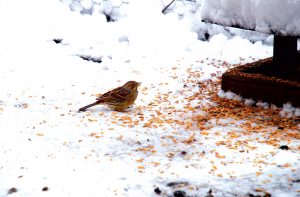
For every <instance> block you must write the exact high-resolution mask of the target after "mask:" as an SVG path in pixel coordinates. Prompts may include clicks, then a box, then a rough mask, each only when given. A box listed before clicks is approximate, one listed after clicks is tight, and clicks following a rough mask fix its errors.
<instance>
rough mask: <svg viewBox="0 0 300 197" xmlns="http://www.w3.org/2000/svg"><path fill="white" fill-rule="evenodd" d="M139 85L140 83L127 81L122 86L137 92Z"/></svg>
mask: <svg viewBox="0 0 300 197" xmlns="http://www.w3.org/2000/svg"><path fill="white" fill-rule="evenodd" d="M140 85H141V83H139V82H136V81H128V82H126V83H125V84H124V86H125V87H127V88H129V89H131V90H137V88H138V87H139V86H140Z"/></svg>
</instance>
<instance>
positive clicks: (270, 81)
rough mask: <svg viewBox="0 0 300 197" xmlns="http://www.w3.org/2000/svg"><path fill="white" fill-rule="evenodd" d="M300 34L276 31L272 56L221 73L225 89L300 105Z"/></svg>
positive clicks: (266, 99) (247, 95)
mask: <svg viewBox="0 0 300 197" xmlns="http://www.w3.org/2000/svg"><path fill="white" fill-rule="evenodd" d="M206 22H210V23H214V22H213V21H206ZM235 27H236V26H235ZM238 28H241V29H245V28H242V27H238ZM248 30H249V29H248ZM299 36H300V35H298V36H294V35H293V36H288V35H280V34H278V33H274V47H273V57H271V58H267V59H263V60H259V61H256V62H252V63H248V64H245V65H241V66H237V67H235V68H232V69H229V70H228V71H227V72H225V73H224V74H223V75H222V86H221V88H222V90H225V91H232V92H234V93H236V94H239V95H241V96H242V97H244V98H252V99H254V100H256V101H266V102H270V103H274V104H276V105H279V106H281V105H282V104H284V103H287V102H290V103H292V105H294V106H298V107H299V106H300V53H299V51H297V37H299Z"/></svg>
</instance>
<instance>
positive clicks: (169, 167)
mask: <svg viewBox="0 0 300 197" xmlns="http://www.w3.org/2000/svg"><path fill="white" fill-rule="evenodd" d="M70 2H71V1H70ZM97 2H99V1H97ZM107 2H109V1H107ZM112 2H114V3H115V4H118V2H119V1H112ZM66 3H67V2H66V1H65V4H62V3H61V2H59V1H57V2H56V1H51V0H49V1H43V2H42V1H38V0H28V1H21V2H16V1H11V0H2V1H1V2H0V25H1V33H0V44H1V45H0V69H1V70H0V71H1V72H0V89H1V92H0V135H1V137H0V147H1V149H0V158H1V159H0V196H1V197H2V196H22V197H23V196H72V197H73V196H130V197H132V196H205V195H207V196H247V195H248V196H251V195H252V196H268V195H272V196H299V195H300V169H299V165H300V146H299V142H300V134H299V129H300V124H299V114H300V109H299V108H293V107H292V106H290V105H289V104H286V105H285V106H284V108H283V109H282V108H279V107H276V106H273V105H269V104H266V103H254V102H253V101H252V100H251V99H242V98H240V97H238V96H237V95H234V94H232V93H224V92H222V91H220V76H221V74H222V73H223V72H224V71H225V70H226V69H228V68H230V67H232V66H234V64H241V63H246V62H251V61H254V60H258V59H261V58H266V57H269V56H271V55H272V46H271V45H270V44H268V43H271V42H272V38H271V37H269V36H267V35H264V34H257V33H251V32H241V31H240V30H230V31H231V32H232V31H234V32H235V34H231V33H228V31H227V30H226V29H225V30H224V29H223V28H221V27H217V26H210V25H206V24H204V23H201V22H200V20H199V19H201V18H199V17H200V16H199V13H198V12H192V11H191V10H196V9H197V6H198V5H197V4H196V3H195V2H194V4H193V2H188V1H187V2H180V1H178V2H177V4H176V5H175V7H172V8H173V11H172V10H169V11H168V12H167V14H165V15H163V14H161V10H162V8H163V6H162V3H161V1H134V0H132V1H130V3H126V6H125V8H123V7H121V8H119V9H121V11H122V12H119V14H117V12H114V13H115V15H112V16H115V22H107V17H106V16H105V15H103V14H97V12H95V13H94V14H93V15H88V14H86V15H81V14H79V13H78V12H72V11H70V9H69V7H68V6H67V5H66ZM84 5H86V7H87V8H89V6H88V5H89V4H88V1H86V4H84ZM104 8H107V9H108V7H104ZM79 11H80V10H79ZM110 13H111V12H110ZM120 13H126V14H124V15H120ZM219 30H220V32H222V33H221V34H217V32H218V31H219ZM205 32H209V34H210V37H209V40H208V41H202V40H200V39H199V38H201V39H202V36H203V34H204V33H205ZM226 32H227V33H226ZM228 35H231V36H230V37H228ZM237 35H240V36H237ZM204 37H205V36H204ZM85 59H89V60H93V61H87V60H85ZM128 80H136V81H140V82H142V86H141V87H140V93H139V96H138V99H137V101H136V103H135V105H134V106H133V107H132V108H131V109H129V110H128V111H127V112H125V113H120V112H113V111H110V110H109V109H107V108H105V107H103V106H97V107H94V108H91V109H90V110H88V111H87V112H83V113H78V112H77V110H78V108H80V107H82V106H84V105H86V104H89V103H91V102H93V101H94V100H95V98H96V94H98V93H103V92H105V91H107V90H110V89H112V88H114V87H117V86H119V85H122V84H123V83H124V82H126V81H128ZM227 98H230V99H229V100H228V99H227ZM287 149H288V150H287Z"/></svg>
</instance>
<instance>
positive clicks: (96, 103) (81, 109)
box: [78, 101, 101, 112]
mask: <svg viewBox="0 0 300 197" xmlns="http://www.w3.org/2000/svg"><path fill="white" fill-rule="evenodd" d="M100 103H101V102H99V101H96V102H95V103H92V104H89V105H87V106H84V107H82V108H80V109H79V110H78V111H80V112H81V111H85V110H86V109H87V108H90V107H93V106H95V105H98V104H100Z"/></svg>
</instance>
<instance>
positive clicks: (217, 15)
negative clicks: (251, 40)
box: [201, 0, 300, 36]
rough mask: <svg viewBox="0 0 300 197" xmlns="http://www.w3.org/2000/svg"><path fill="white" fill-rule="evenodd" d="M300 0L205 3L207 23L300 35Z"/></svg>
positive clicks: (247, 0) (227, 0)
mask: <svg viewBox="0 0 300 197" xmlns="http://www.w3.org/2000/svg"><path fill="white" fill-rule="evenodd" d="M299 10H300V0H285V1H282V0H242V1H236V0H204V1H203V6H202V7H201V12H202V13H201V14H202V18H203V19H204V20H208V21H212V22H215V23H218V24H222V25H228V26H240V27H243V28H246V29H252V30H256V31H259V32H264V33H277V34H281V35H294V36H300V11H299Z"/></svg>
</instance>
